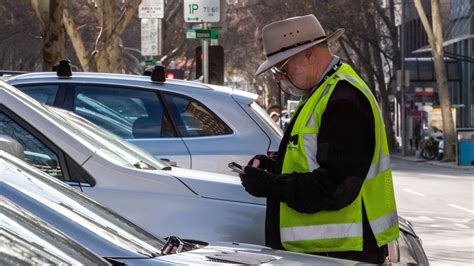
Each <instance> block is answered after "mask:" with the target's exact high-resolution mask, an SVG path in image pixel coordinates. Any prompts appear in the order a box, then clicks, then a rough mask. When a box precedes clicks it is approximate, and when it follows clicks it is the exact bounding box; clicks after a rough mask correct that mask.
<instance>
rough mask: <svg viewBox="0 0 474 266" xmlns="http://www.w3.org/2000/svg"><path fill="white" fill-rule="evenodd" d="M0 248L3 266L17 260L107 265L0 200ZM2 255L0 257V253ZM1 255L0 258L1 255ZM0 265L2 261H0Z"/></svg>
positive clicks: (43, 224)
mask: <svg viewBox="0 0 474 266" xmlns="http://www.w3.org/2000/svg"><path fill="white" fill-rule="evenodd" d="M0 224H1V225H2V228H0V245H3V248H5V247H6V249H3V250H2V251H3V252H5V253H6V257H7V258H4V259H6V260H4V261H3V263H6V264H7V265H8V264H10V263H12V264H14V263H13V261H14V260H10V261H9V258H8V257H10V259H12V258H17V259H20V260H22V261H25V262H27V261H28V262H36V263H38V262H39V263H40V264H45V265H46V264H54V265H59V264H63V265H67V264H77V265H79V264H85V265H109V264H108V263H107V262H105V261H104V260H102V259H101V258H100V257H97V255H95V254H94V253H92V252H91V251H89V250H88V249H86V248H85V247H83V246H81V245H79V244H78V243H76V242H75V241H73V240H72V239H70V238H68V237H67V236H66V235H64V234H62V233H61V232H58V231H56V230H55V229H54V228H52V227H50V226H49V224H46V223H44V222H43V221H40V220H38V219H37V218H36V217H34V216H33V215H31V214H30V213H28V212H26V211H25V210H24V209H21V208H20V207H19V206H17V205H15V204H13V203H12V202H10V201H8V200H6V199H5V198H2V197H0ZM3 252H2V253H3ZM5 253H3V254H2V255H5ZM0 264H2V259H0ZM2 265H3V264H2Z"/></svg>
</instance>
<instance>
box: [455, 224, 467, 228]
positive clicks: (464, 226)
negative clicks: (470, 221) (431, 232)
mask: <svg viewBox="0 0 474 266" xmlns="http://www.w3.org/2000/svg"><path fill="white" fill-rule="evenodd" d="M454 225H455V226H457V227H461V228H464V229H469V228H470V227H469V226H466V225H464V224H454Z"/></svg>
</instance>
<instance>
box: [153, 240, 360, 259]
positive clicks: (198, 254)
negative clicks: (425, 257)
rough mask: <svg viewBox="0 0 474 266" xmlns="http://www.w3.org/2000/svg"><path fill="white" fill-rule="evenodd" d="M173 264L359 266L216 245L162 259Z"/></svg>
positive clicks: (247, 246)
mask: <svg viewBox="0 0 474 266" xmlns="http://www.w3.org/2000/svg"><path fill="white" fill-rule="evenodd" d="M159 259H160V260H162V261H166V262H170V263H172V264H186V265H187V264H198V265H201V264H245V265H259V264H264V263H268V264H285V265H298V264H299V265H357V264H358V262H356V261H349V260H342V259H334V258H328V257H322V256H315V255H308V254H303V253H293V252H288V251H282V250H274V249H270V248H267V247H263V246H257V245H250V244H241V243H226V242H216V243H213V244H210V245H208V246H206V247H203V248H200V249H195V250H192V251H187V252H182V253H178V254H173V255H168V256H162V257H159Z"/></svg>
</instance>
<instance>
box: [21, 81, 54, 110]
mask: <svg viewBox="0 0 474 266" xmlns="http://www.w3.org/2000/svg"><path fill="white" fill-rule="evenodd" d="M58 89H59V85H53V84H52V85H38V86H25V87H20V90H21V91H23V92H24V93H26V94H28V95H29V96H31V97H32V98H33V99H35V100H37V101H38V102H40V103H42V104H47V105H53V104H54V100H55V99H56V94H57V93H58Z"/></svg>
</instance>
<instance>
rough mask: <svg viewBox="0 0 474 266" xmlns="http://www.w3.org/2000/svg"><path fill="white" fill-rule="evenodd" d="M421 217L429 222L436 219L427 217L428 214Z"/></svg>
mask: <svg viewBox="0 0 474 266" xmlns="http://www.w3.org/2000/svg"><path fill="white" fill-rule="evenodd" d="M420 218H421V219H423V220H425V221H428V222H432V221H434V219H431V218H430V217H427V216H420Z"/></svg>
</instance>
